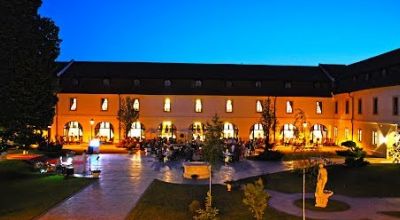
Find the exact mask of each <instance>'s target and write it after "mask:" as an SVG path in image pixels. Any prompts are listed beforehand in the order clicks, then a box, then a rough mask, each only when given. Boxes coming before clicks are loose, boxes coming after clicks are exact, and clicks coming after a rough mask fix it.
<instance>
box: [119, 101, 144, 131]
mask: <svg viewBox="0 0 400 220" xmlns="http://www.w3.org/2000/svg"><path fill="white" fill-rule="evenodd" d="M134 102H135V100H134V99H131V97H126V98H125V99H122V100H121V105H120V107H119V110H118V117H117V119H118V121H119V122H120V123H121V125H122V130H123V131H124V138H127V137H128V133H129V130H131V127H132V123H133V122H135V121H137V120H138V118H139V111H137V110H135V109H134V107H133V104H134Z"/></svg>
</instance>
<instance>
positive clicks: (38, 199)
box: [0, 161, 94, 220]
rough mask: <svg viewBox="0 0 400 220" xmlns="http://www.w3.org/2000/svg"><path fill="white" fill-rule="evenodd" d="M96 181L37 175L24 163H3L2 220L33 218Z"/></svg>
mask: <svg viewBox="0 0 400 220" xmlns="http://www.w3.org/2000/svg"><path fill="white" fill-rule="evenodd" d="M93 181H94V180H92V179H78V178H64V177H63V176H60V175H43V174H37V173H34V172H32V170H31V166H30V165H29V164H27V163H26V162H24V161H1V162H0V198H1V199H0V219H1V220H3V219H32V218H34V217H36V216H38V215H40V214H41V213H43V212H44V211H46V210H48V209H49V208H51V207H52V206H54V205H56V204H57V203H58V202H61V201H62V200H64V199H65V198H67V197H69V196H71V195H72V194H74V193H76V192H77V191H79V190H80V189H82V188H83V187H85V186H87V185H89V184H90V183H92V182H93Z"/></svg>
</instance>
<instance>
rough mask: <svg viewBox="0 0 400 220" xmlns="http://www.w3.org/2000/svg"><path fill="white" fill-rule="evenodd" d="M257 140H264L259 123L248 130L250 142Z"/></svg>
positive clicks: (262, 130)
mask: <svg viewBox="0 0 400 220" xmlns="http://www.w3.org/2000/svg"><path fill="white" fill-rule="evenodd" d="M257 139H264V129H263V126H262V124H260V123H257V124H254V125H253V126H251V129H250V140H257Z"/></svg>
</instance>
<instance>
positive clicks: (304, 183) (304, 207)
mask: <svg viewBox="0 0 400 220" xmlns="http://www.w3.org/2000/svg"><path fill="white" fill-rule="evenodd" d="M303 128H304V140H305V141H306V143H305V144H306V145H307V138H306V137H307V134H306V129H307V122H306V121H305V122H303ZM302 199H303V210H302V211H303V220H305V219H306V169H305V167H303V198H302Z"/></svg>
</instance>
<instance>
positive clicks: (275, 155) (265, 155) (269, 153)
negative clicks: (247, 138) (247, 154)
mask: <svg viewBox="0 0 400 220" xmlns="http://www.w3.org/2000/svg"><path fill="white" fill-rule="evenodd" d="M283 156H284V154H283V153H282V152H280V151H278V150H264V152H262V153H261V154H259V155H257V156H254V157H251V158H249V159H253V160H266V161H279V160H282V158H283Z"/></svg>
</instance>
